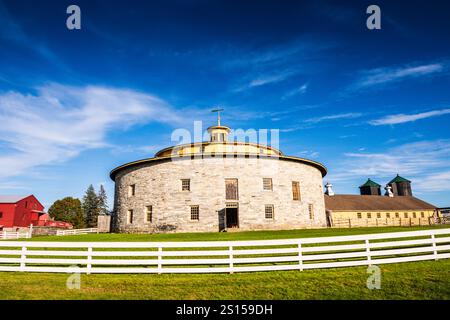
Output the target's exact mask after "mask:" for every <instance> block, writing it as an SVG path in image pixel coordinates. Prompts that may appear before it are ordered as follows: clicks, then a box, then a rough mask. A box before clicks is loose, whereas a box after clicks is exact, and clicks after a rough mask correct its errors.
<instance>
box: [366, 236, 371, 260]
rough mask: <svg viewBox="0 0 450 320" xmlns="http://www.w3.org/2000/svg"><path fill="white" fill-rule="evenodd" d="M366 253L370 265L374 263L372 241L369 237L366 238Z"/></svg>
mask: <svg viewBox="0 0 450 320" xmlns="http://www.w3.org/2000/svg"><path fill="white" fill-rule="evenodd" d="M366 254H367V262H368V264H369V266H371V265H372V257H371V256H370V243H369V239H366Z"/></svg>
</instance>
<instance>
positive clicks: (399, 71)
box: [355, 63, 444, 88]
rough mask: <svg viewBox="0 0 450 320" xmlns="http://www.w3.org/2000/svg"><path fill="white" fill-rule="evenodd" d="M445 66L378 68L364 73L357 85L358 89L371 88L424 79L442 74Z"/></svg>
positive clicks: (438, 64) (436, 64) (435, 64)
mask: <svg viewBox="0 0 450 320" xmlns="http://www.w3.org/2000/svg"><path fill="white" fill-rule="evenodd" d="M443 70H444V64H442V63H434V64H426V65H420V66H413V67H411V66H404V67H396V68H392V67H391V68H377V69H372V70H368V71H364V72H363V76H362V77H361V78H360V79H359V80H358V82H357V84H356V85H355V86H356V87H357V88H363V87H370V86H375V85H380V84H384V83H388V82H393V81H400V80H403V79H406V78H413V77H423V76H428V75H431V74H434V73H438V72H442V71H443Z"/></svg>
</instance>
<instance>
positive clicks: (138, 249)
mask: <svg viewBox="0 0 450 320" xmlns="http://www.w3.org/2000/svg"><path fill="white" fill-rule="evenodd" d="M449 235H450V228H446V229H437V230H424V231H413V232H393V233H379V234H367V235H355V236H338V237H319V238H302V239H286V240H254V241H206V242H40V241H34V242H30V241H2V242H0V271H22V272H23V271H26V272H60V273H73V272H79V273H88V274H89V273H221V272H229V273H233V272H252V271H273V270H306V269H317V268H333V267H349V266H365V265H374V264H377V265H378V264H385V263H399V262H409V261H422V260H438V259H447V258H450V236H449Z"/></svg>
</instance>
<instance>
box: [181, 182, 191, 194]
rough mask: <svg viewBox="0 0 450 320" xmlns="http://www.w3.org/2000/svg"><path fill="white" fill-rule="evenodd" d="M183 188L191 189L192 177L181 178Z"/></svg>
mask: <svg viewBox="0 0 450 320" xmlns="http://www.w3.org/2000/svg"><path fill="white" fill-rule="evenodd" d="M181 190H182V191H191V179H181Z"/></svg>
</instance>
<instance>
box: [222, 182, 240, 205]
mask: <svg viewBox="0 0 450 320" xmlns="http://www.w3.org/2000/svg"><path fill="white" fill-rule="evenodd" d="M225 198H226V199H227V200H238V198H239V197H238V179H225Z"/></svg>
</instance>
